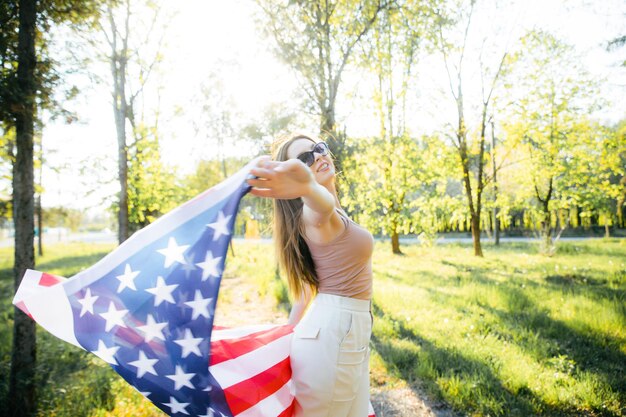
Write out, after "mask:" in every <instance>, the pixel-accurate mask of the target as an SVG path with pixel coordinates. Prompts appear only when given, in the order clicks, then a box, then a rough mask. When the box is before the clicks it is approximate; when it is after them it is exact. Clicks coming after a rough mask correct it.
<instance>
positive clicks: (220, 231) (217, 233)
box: [207, 211, 233, 242]
mask: <svg viewBox="0 0 626 417" xmlns="http://www.w3.org/2000/svg"><path fill="white" fill-rule="evenodd" d="M231 217H233V216H232V215H231V214H229V215H228V216H224V212H222V211H220V212H219V213H218V214H217V220H216V221H215V222H213V223H209V224H207V226H208V227H210V228H211V229H213V241H214V242H215V241H216V240H218V239H219V238H220V237H221V236H222V235H226V236H228V235H230V232H229V231H228V222H229V221H230V218H231Z"/></svg>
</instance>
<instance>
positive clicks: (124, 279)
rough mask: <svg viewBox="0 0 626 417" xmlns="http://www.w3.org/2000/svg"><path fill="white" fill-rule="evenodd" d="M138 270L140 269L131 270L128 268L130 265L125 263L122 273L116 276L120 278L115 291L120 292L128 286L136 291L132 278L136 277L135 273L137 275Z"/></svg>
mask: <svg viewBox="0 0 626 417" xmlns="http://www.w3.org/2000/svg"><path fill="white" fill-rule="evenodd" d="M140 272H141V271H133V270H132V269H130V265H129V264H126V267H125V268H124V274H123V275H118V276H117V277H116V278H117V279H119V280H120V286H119V287H118V288H117V293H118V294H119V293H121V292H122V291H123V290H124V288H130V289H131V290H135V291H137V288H135V281H134V279H135V278H136V277H137V275H139V273H140Z"/></svg>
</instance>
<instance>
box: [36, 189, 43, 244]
mask: <svg viewBox="0 0 626 417" xmlns="http://www.w3.org/2000/svg"><path fill="white" fill-rule="evenodd" d="M40 185H41V182H40ZM41 212H42V209H41V194H39V195H38V196H37V232H38V233H37V249H38V253H39V256H43V216H42V213H41Z"/></svg>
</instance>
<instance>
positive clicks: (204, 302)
mask: <svg viewBox="0 0 626 417" xmlns="http://www.w3.org/2000/svg"><path fill="white" fill-rule="evenodd" d="M212 301H213V299H212V298H202V292H200V290H196V295H195V297H194V299H193V301H187V302H186V303H185V305H188V306H189V307H191V308H192V309H193V312H192V313H191V320H195V319H197V318H198V317H200V316H203V317H206V318H207V319H208V318H211V313H210V312H209V305H210V304H211V302H212Z"/></svg>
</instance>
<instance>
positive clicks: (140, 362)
mask: <svg viewBox="0 0 626 417" xmlns="http://www.w3.org/2000/svg"><path fill="white" fill-rule="evenodd" d="M158 361H159V360H158V359H148V357H147V356H146V354H145V353H143V351H142V350H140V351H139V358H138V359H137V360H136V361H132V362H128V364H129V365H133V366H135V367H136V368H137V377H138V378H141V377H142V376H144V375H145V374H146V373H147V372H150V373H151V374H152V375H156V374H157V373H156V371H155V370H154V364H155V363H157V362H158Z"/></svg>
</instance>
